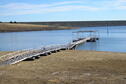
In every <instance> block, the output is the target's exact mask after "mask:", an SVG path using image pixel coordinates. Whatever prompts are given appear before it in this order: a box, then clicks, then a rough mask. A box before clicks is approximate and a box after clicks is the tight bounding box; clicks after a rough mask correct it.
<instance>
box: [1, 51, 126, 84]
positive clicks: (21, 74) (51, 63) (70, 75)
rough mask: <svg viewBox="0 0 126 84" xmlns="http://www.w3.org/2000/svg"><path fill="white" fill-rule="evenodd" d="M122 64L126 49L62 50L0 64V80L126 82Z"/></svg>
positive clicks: (22, 83)
mask: <svg viewBox="0 0 126 84" xmlns="http://www.w3.org/2000/svg"><path fill="white" fill-rule="evenodd" d="M0 54H2V53H0ZM4 54H5V52H4ZM125 65H126V53H112V52H95V51H77V50H76V51H74V50H73V51H62V52H59V53H55V54H52V55H49V56H45V57H41V58H40V59H38V60H35V61H23V62H20V63H18V64H15V65H10V66H4V67H0V84H8V83H9V84H126V67H125Z"/></svg>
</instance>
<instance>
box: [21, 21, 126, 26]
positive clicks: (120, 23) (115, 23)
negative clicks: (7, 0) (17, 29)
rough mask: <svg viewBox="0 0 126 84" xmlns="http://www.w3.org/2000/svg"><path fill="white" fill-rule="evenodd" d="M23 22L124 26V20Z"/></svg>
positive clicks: (125, 23)
mask: <svg viewBox="0 0 126 84" xmlns="http://www.w3.org/2000/svg"><path fill="white" fill-rule="evenodd" d="M21 23H25V24H38V25H57V26H58V25H59V26H70V27H91V26H125V25H126V21H59V22H58V21H57V22H21Z"/></svg>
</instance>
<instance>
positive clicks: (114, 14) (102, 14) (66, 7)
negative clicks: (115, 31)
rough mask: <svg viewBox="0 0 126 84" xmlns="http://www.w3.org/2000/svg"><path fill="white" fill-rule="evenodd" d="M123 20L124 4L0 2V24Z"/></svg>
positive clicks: (118, 0) (121, 0)
mask: <svg viewBox="0 0 126 84" xmlns="http://www.w3.org/2000/svg"><path fill="white" fill-rule="evenodd" d="M10 20H12V21H87V20H88V21H92V20H94V21H95V20H126V0H0V21H10Z"/></svg>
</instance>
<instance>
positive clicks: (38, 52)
mask: <svg viewBox="0 0 126 84" xmlns="http://www.w3.org/2000/svg"><path fill="white" fill-rule="evenodd" d="M92 39H93V40H97V39H96V38H95V37H87V38H81V39H78V40H76V41H73V42H71V43H68V44H64V45H53V46H47V47H42V48H40V49H29V50H23V51H17V52H14V53H9V54H7V55H4V56H1V57H0V60H1V61H0V66H2V65H9V64H16V63H18V62H20V61H23V60H34V59H37V58H39V57H40V56H47V55H50V54H51V53H56V52H59V51H61V50H71V49H74V48H75V47H76V46H77V45H79V44H82V43H85V42H90V41H92ZM92 42H93V41H92Z"/></svg>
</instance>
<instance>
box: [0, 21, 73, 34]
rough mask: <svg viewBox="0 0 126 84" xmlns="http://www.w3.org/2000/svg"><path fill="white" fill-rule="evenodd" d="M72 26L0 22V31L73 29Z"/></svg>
mask: <svg viewBox="0 0 126 84" xmlns="http://www.w3.org/2000/svg"><path fill="white" fill-rule="evenodd" d="M74 28H75V27H64V26H49V25H33V24H19V23H0V32H19V31H41V30H62V29H74Z"/></svg>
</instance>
